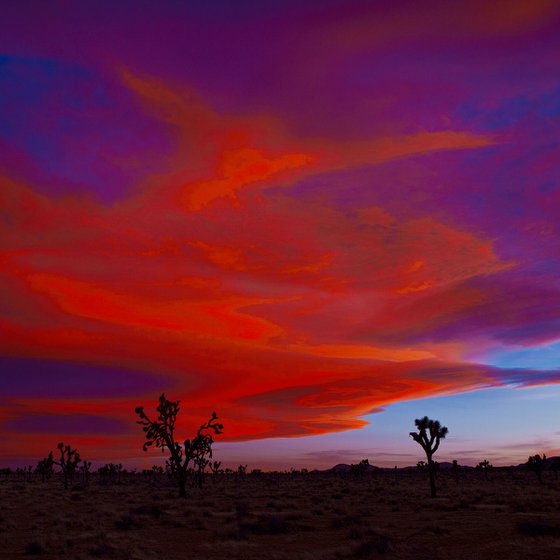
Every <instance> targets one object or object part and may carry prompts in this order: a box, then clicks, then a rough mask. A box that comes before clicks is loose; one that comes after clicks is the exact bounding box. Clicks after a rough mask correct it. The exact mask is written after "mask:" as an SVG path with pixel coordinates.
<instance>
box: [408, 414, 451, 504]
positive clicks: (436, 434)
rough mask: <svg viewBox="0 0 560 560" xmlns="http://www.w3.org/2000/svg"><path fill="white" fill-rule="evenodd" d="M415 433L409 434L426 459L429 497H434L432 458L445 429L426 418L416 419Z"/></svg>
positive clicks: (434, 469) (434, 484) (434, 473)
mask: <svg viewBox="0 0 560 560" xmlns="http://www.w3.org/2000/svg"><path fill="white" fill-rule="evenodd" d="M414 424H415V425H416V428H417V429H418V431H417V432H410V436H411V437H412V439H414V441H415V442H416V443H418V444H419V445H420V446H421V447H422V449H423V450H424V452H425V453H426V458H427V459H428V473H429V475H430V495H431V496H432V498H435V497H436V468H435V465H434V460H433V456H434V454H435V452H436V451H437V450H438V448H439V444H440V442H441V440H442V439H444V438H445V436H446V435H447V432H448V430H447V428H446V427H445V426H442V425H441V424H440V423H439V422H438V421H437V420H431V419H430V418H428V417H427V416H424V418H417V419H416V420H415V421H414Z"/></svg>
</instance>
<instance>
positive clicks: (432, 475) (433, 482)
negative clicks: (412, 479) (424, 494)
mask: <svg viewBox="0 0 560 560" xmlns="http://www.w3.org/2000/svg"><path fill="white" fill-rule="evenodd" d="M428 472H429V474H430V495H431V496H432V498H435V497H436V477H435V473H434V462H433V461H432V458H431V457H428Z"/></svg>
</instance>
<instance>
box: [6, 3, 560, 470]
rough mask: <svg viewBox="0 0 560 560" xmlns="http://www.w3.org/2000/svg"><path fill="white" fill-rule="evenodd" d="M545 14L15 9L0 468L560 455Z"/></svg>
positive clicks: (556, 172)
mask: <svg viewBox="0 0 560 560" xmlns="http://www.w3.org/2000/svg"><path fill="white" fill-rule="evenodd" d="M559 31H560V5H559V4H558V2H556V1H555V0H530V1H526V0H495V1H494V2H486V1H485V0H468V1H467V0H465V1H457V2H448V1H444V0H422V1H416V0H415V1H412V0H398V1H376V0H372V1H367V2H365V1H347V0H346V1H341V0H322V1H321V2H318V1H312V0H309V1H307V2H296V1H292V0H284V1H282V2H280V1H272V0H261V1H258V2H257V1H250V0H239V1H237V2H229V1H211V0H210V1H208V2H189V1H186V2H178V1H173V0H168V1H158V2H155V1H140V0H137V1H134V2H132V1H125V0H122V1H116V2H115V1H113V2H99V1H95V2H94V1H90V0H80V1H71V0H59V1H54V0H53V1H49V2H43V1H32V0H28V1H26V2H19V1H15V0H13V1H12V0H8V1H6V2H4V3H3V15H2V18H1V19H0V430H1V432H2V437H3V445H2V448H1V449H0V463H1V464H5V465H16V464H28V463H33V462H35V461H36V460H37V459H39V458H41V457H42V456H45V455H46V454H47V453H48V451H49V450H51V449H54V448H55V447H56V444H57V442H58V441H61V440H62V441H64V442H65V443H66V442H68V443H71V444H72V445H73V446H77V447H78V448H79V450H80V451H81V453H82V455H83V456H84V457H87V458H89V459H93V460H94V461H96V462H97V463H103V462H108V461H113V462H114V461H119V462H123V463H125V464H126V465H129V466H143V465H150V464H152V463H154V462H155V461H156V460H157V459H158V458H157V455H158V454H157V453H152V454H150V453H143V452H142V450H141V445H142V432H141V429H140V427H139V426H138V425H136V424H135V420H136V418H135V415H134V408H135V407H136V406H139V405H144V406H145V407H146V410H147V411H149V410H153V409H155V406H156V404H157V399H158V396H159V394H160V393H161V392H165V393H166V395H167V396H168V397H169V398H171V399H173V400H175V399H180V400H181V402H182V411H181V415H180V418H179V421H178V426H179V431H180V432H181V433H182V434H184V436H185V437H187V436H190V435H191V434H192V431H193V430H194V429H196V427H198V426H199V425H200V424H202V423H203V422H204V421H205V420H206V419H207V418H208V417H209V415H210V413H211V411H212V410H215V411H216V412H217V413H218V415H219V417H220V419H221V420H222V422H223V424H224V433H223V435H222V436H219V443H217V444H216V458H221V459H222V461H223V463H224V464H231V465H235V464H239V463H243V464H245V463H248V464H249V465H250V468H251V467H255V468H256V467H258V468H269V469H274V468H290V467H291V466H293V467H296V468H300V467H307V468H327V467H329V466H332V465H333V464H336V463H340V462H352V461H357V460H360V459H362V458H365V457H367V458H369V460H370V463H373V464H377V465H381V466H392V465H396V464H398V465H401V466H403V465H405V464H414V463H415V462H416V461H417V460H419V459H421V458H422V456H421V453H420V451H421V449H420V448H419V447H418V446H417V445H415V444H414V442H413V441H412V439H411V438H410V437H409V435H408V433H409V432H410V431H411V430H412V429H414V419H415V418H418V417H420V416H424V415H428V416H430V417H432V418H437V419H439V420H440V421H441V422H442V424H444V425H446V426H447V427H448V428H449V436H448V438H447V439H446V441H445V443H444V444H442V446H441V449H440V451H439V452H438V456H439V458H440V460H452V459H455V458H456V459H459V460H460V462H463V463H465V464H476V463H477V462H478V461H480V460H482V459H485V458H488V459H491V460H492V461H493V462H494V464H512V463H518V462H522V461H524V460H526V458H527V456H528V455H529V454H534V453H537V452H546V453H547V454H548V455H554V454H558V455H560V412H558V402H559V400H560V399H559V397H560V387H559V386H558V385H557V384H558V383H559V382H560V258H559V257H560V231H559V230H560V221H559V220H558V216H560V56H558V54H559V52H560V32H559Z"/></svg>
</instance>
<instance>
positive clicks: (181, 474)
mask: <svg viewBox="0 0 560 560" xmlns="http://www.w3.org/2000/svg"><path fill="white" fill-rule="evenodd" d="M177 475H178V479H179V497H180V498H186V497H187V489H186V483H187V481H186V477H185V471H184V470H183V469H179V470H178V472H177Z"/></svg>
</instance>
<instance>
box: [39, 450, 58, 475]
mask: <svg viewBox="0 0 560 560" xmlns="http://www.w3.org/2000/svg"><path fill="white" fill-rule="evenodd" d="M53 464H54V461H53V452H52V451H51V452H50V453H49V454H48V456H47V457H45V458H44V459H41V460H40V461H39V462H38V463H37V467H36V468H35V472H36V473H39V474H40V475H41V480H42V481H43V482H45V481H46V480H49V479H50V478H51V476H52V475H53V473H54V471H53Z"/></svg>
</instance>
